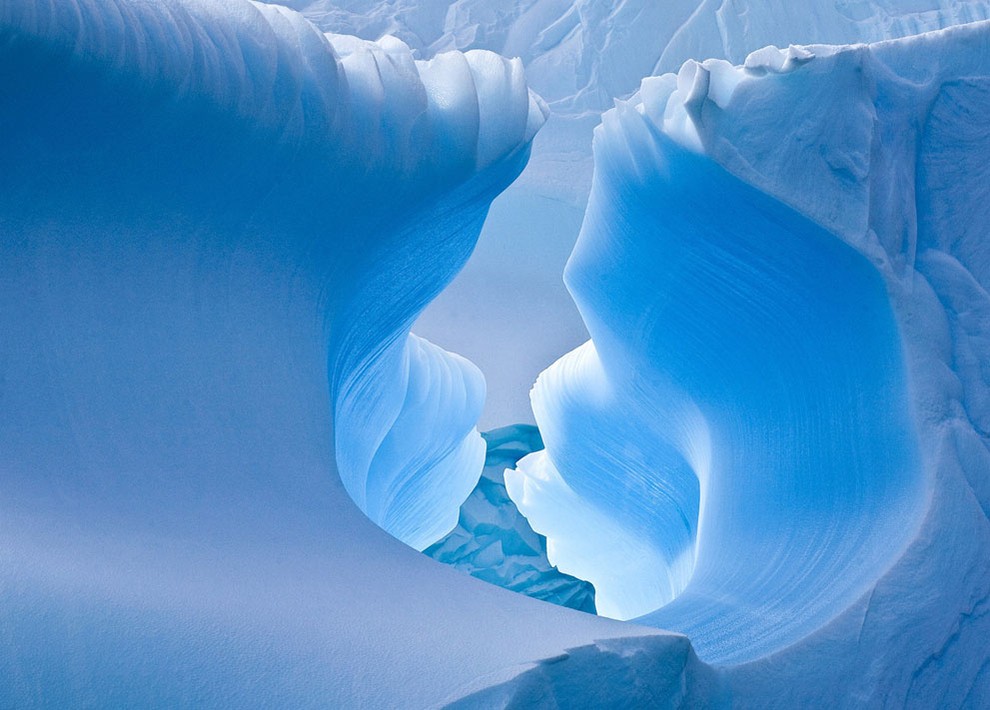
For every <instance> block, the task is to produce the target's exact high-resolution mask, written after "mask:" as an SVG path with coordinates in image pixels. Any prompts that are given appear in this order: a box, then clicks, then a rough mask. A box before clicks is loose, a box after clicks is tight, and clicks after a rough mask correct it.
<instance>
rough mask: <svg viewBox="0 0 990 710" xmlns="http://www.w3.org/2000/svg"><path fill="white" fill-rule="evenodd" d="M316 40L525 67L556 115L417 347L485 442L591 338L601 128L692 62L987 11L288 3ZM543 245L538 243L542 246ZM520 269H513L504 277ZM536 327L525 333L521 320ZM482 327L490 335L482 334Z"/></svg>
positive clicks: (558, 1) (745, 3) (965, 1)
mask: <svg viewBox="0 0 990 710" xmlns="http://www.w3.org/2000/svg"><path fill="white" fill-rule="evenodd" d="M291 5H292V6H293V7H295V8H297V9H299V10H301V11H302V12H304V13H305V14H306V16H307V17H309V18H310V19H312V20H313V21H314V22H315V23H316V24H317V25H319V26H321V27H323V28H325V29H330V30H333V31H344V32H348V33H351V34H356V35H360V36H363V37H366V38H369V39H376V38H377V37H379V36H380V35H382V34H384V33H389V34H394V35H396V36H397V37H399V38H401V39H402V40H403V41H405V42H406V43H408V44H409V46H410V47H411V48H412V49H413V51H414V52H415V53H416V55H417V56H419V57H430V56H432V55H434V54H435V53H437V52H442V51H447V50H451V49H459V50H471V49H488V50H492V51H495V52H498V53H500V54H503V55H505V56H509V57H515V56H517V57H520V58H521V60H522V62H523V64H524V66H525V68H526V75H527V78H528V80H529V82H530V84H531V85H532V87H533V89H534V90H535V91H536V92H537V93H538V94H540V96H542V97H543V98H544V99H546V101H547V102H548V104H549V106H550V108H551V110H552V113H551V116H550V117H549V120H548V122H547V125H546V126H545V127H544V129H543V130H542V131H541V132H540V134H539V135H538V136H537V138H536V140H535V141H534V145H533V155H532V158H531V160H530V162H529V165H528V166H527V168H526V170H525V171H524V172H523V173H522V175H521V176H520V178H519V179H518V180H517V181H516V182H515V183H514V184H513V185H512V186H510V187H509V188H508V189H507V190H506V192H505V193H503V194H502V195H501V196H500V197H499V198H498V199H497V200H495V202H494V203H493V205H492V210H491V214H490V216H489V219H488V220H487V222H486V224H485V229H484V231H483V233H482V236H481V239H480V241H479V245H478V249H477V251H476V252H475V254H474V255H473V257H472V258H471V259H470V260H469V261H468V263H467V265H466V266H465V268H464V270H463V271H462V272H461V273H460V274H459V275H458V277H457V278H456V279H455V280H454V281H453V283H452V284H451V285H450V286H449V287H448V288H447V289H446V290H445V291H444V292H443V293H441V294H440V295H439V296H438V297H437V299H436V300H435V301H434V302H433V303H431V304H430V305H429V306H428V307H427V308H426V309H425V311H424V312H423V314H422V315H421V317H420V318H419V320H418V321H417V323H416V324H415V327H414V328H413V330H414V332H416V333H418V334H420V335H423V336H425V337H427V338H429V339H431V340H434V341H435V342H439V343H443V344H444V345H445V346H446V347H450V348H452V349H453V350H455V351H456V352H458V353H461V354H462V355H464V356H465V357H467V358H468V359H470V360H471V361H472V362H473V363H475V364H476V365H478V367H479V368H480V369H481V370H482V372H484V373H485V377H486V379H487V381H488V385H489V387H488V390H489V391H488V396H487V398H486V404H485V410H484V412H483V414H482V420H481V425H482V427H483V428H491V427H496V426H501V425H503V424H505V423H507V422H519V421H532V413H531V411H530V407H529V400H528V397H527V392H528V390H529V387H530V385H531V384H532V382H533V380H534V379H535V378H536V376H537V374H539V372H540V371H541V370H543V369H544V368H545V367H546V366H547V364H548V363H550V362H552V361H553V360H555V359H556V358H557V357H559V355H560V353H562V352H566V351H568V350H571V349H573V348H575V347H577V346H578V345H579V344H581V343H582V342H584V341H585V340H587V337H588V334H587V331H586V330H585V328H584V325H583V322H582V320H581V318H580V317H579V315H578V313H577V312H576V310H575V308H574V305H573V302H572V301H571V299H570V297H569V295H568V293H567V291H566V289H565V288H564V286H563V284H562V282H561V279H560V274H561V272H562V271H563V268H564V264H565V262H566V260H567V258H568V256H569V254H570V251H571V248H572V247H573V245H574V241H575V239H576V237H577V234H578V231H579V229H580V226H581V219H582V215H583V213H584V208H585V205H586V203H587V198H588V192H589V189H590V185H591V175H592V156H591V138H592V131H593V129H594V127H595V126H596V125H597V124H598V123H599V121H600V117H601V113H602V112H603V111H605V110H606V109H609V108H611V107H612V101H613V99H615V98H620V99H626V98H628V97H629V96H630V95H631V94H633V93H634V92H635V91H636V90H637V88H638V87H639V84H640V80H641V79H642V78H643V77H645V76H648V75H651V74H657V75H659V74H663V73H665V72H676V71H677V70H678V69H679V68H680V66H681V65H682V64H683V63H684V62H685V61H686V60H688V59H692V58H693V59H698V60H701V59H707V58H721V59H726V60H728V61H730V62H732V63H733V64H742V63H743V62H744V61H745V59H746V57H747V55H748V54H749V53H750V52H753V51H756V50H759V49H760V48H762V47H765V46H767V45H771V44H772V45H777V46H782V47H787V46H788V45H789V44H809V43H834V44H853V43H857V42H876V41H879V40H885V39H889V38H894V37H903V36H909V35H916V34H918V33H920V32H924V31H928V30H935V29H940V28H943V27H947V26H952V25H957V24H961V23H965V22H973V21H976V20H985V19H988V18H990V2H988V1H987V0H910V1H905V0H872V1H871V0H800V1H789V2H788V1H782V0H760V1H759V2H753V1H752V0H725V1H722V2H711V1H703V0H663V1H660V0H623V1H621V2H620V1H618V0H389V1H388V2H383V1H381V0H292V2H291ZM533 234H539V235H540V238H539V239H533V238H531V235H533ZM507 264H512V268H507ZM520 313H530V314H531V315H532V317H530V318H520V317H519V314H520ZM480 320H483V321H484V322H485V328H484V329H478V328H475V327H472V326H473V324H474V323H476V322H478V321H480Z"/></svg>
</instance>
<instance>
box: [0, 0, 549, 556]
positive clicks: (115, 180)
mask: <svg viewBox="0 0 990 710" xmlns="http://www.w3.org/2000/svg"><path fill="white" fill-rule="evenodd" d="M3 12H4V15H3V16H2V18H0V19H2V22H3V24H2V26H3V28H4V31H5V36H6V37H8V46H7V47H6V54H7V57H8V58H7V60H6V64H7V66H6V67H5V70H4V85H5V86H6V87H9V88H8V91H7V93H6V94H5V95H6V96H7V98H6V99H5V106H4V109H5V115H4V127H5V131H4V132H5V136H4V150H5V153H6V155H5V158H6V160H5V161H4V165H5V166H10V167H9V169H8V168H7V167H5V175H4V179H5V185H7V186H9V189H8V190H7V192H6V194H5V196H4V197H5V201H6V204H5V205H4V214H5V215H6V217H7V219H8V221H9V223H11V224H18V223H20V222H24V223H25V224H24V225H23V226H22V227H20V232H21V233H22V234H23V235H30V234H32V233H35V232H40V231H42V230H43V229H48V227H47V226H44V227H42V226H39V225H43V224H44V222H43V220H42V216H43V215H55V217H53V219H56V220H57V221H66V220H67V215H72V214H75V213H79V212H82V211H84V212H85V213H86V214H89V215H92V218H91V219H90V220H89V221H90V223H94V222H95V221H96V220H97V219H100V220H103V221H104V222H105V223H108V224H112V223H113V222H114V221H125V220H130V221H137V219H138V218H139V217H142V218H143V217H145V216H146V215H147V214H149V213H151V214H155V215H159V214H162V213H167V211H168V210H173V211H177V212H180V213H181V214H182V215H183V216H185V217H186V219H187V220H188V221H189V222H190V223H191V224H192V225H194V226H195V227H194V231H195V233H196V234H200V233H211V234H213V236H211V237H210V240H211V241H210V243H211V244H214V243H218V242H220V241H221V237H220V236H217V235H222V234H228V233H229V234H234V235H236V237H237V238H236V239H235V238H233V237H232V238H231V239H230V240H228V241H230V242H231V243H232V244H237V245H238V246H237V248H235V247H233V246H227V247H225V248H226V249H227V250H228V251H229V253H231V254H233V255H238V254H240V253H250V254H255V253H259V252H263V251H267V252H269V256H268V257H266V258H274V257H273V256H271V255H272V254H276V253H291V254H292V255H293V256H292V258H293V259H295V260H296V261H297V262H298V263H299V264H300V266H299V270H298V271H297V276H296V278H297V279H298V280H299V282H300V283H303V284H305V287H302V286H301V287H300V288H314V289H322V290H323V294H322V296H321V298H322V310H323V314H321V315H319V318H320V320H321V321H322V322H323V326H322V327H324V328H325V330H326V331H327V333H328V336H329V340H330V344H329V350H328V353H327V358H328V361H329V367H330V373H331V379H330V387H331V390H332V392H331V397H332V399H333V402H334V414H335V417H334V426H335V431H334V436H335V443H336V457H337V462H338V470H339V473H340V477H341V480H342V481H343V482H344V485H345V487H346V488H347V490H348V492H349V493H351V495H352V497H353V498H354V500H355V501H356V502H357V503H358V505H359V506H361V507H362V509H363V510H365V512H367V513H368V515H369V516H370V517H371V518H372V519H373V520H375V522H377V523H379V524H380V525H382V526H383V527H385V528H386V529H388V530H389V531H390V532H393V533H394V534H395V535H397V536H398V537H400V538H401V539H403V540H405V541H407V542H409V543H410V544H412V545H416V546H419V547H423V546H425V545H426V544H429V542H432V541H433V540H435V539H436V538H437V537H439V536H440V535H442V534H443V533H444V532H446V531H447V530H449V529H450V528H451V527H453V525H454V523H455V522H456V516H457V507H458V505H459V504H460V503H461V501H463V499H464V498H465V497H466V496H467V494H468V493H469V492H470V490H471V488H472V487H473V485H474V483H475V482H476V475H475V474H476V473H477V474H480V469H481V461H482V458H483V453H482V451H483V443H482V442H481V440H480V438H478V435H477V433H476V432H473V431H472V427H473V423H474V422H475V421H476V420H477V417H478V414H479V412H480V410H481V406H482V402H483V399H484V385H483V381H482V379H481V376H480V373H478V372H477V370H476V369H475V368H473V367H472V366H470V365H469V364H467V363H465V362H464V361H463V360H460V359H458V358H453V359H451V358H448V356H447V355H446V354H445V353H443V351H441V350H439V349H437V348H435V347H432V346H429V345H426V344H425V343H423V342H422V341H418V340H408V341H407V339H406V334H407V333H408V328H409V325H410V324H411V322H412V320H413V319H414V318H415V316H416V314H417V313H418V312H419V310H421V309H422V308H423V306H424V305H425V304H426V303H428V302H429V300H430V299H431V298H432V297H433V296H435V295H436V293H437V291H438V290H439V289H440V288H441V287H442V285H443V284H444V283H446V282H447V281H449V280H450V278H452V277H453V275H454V273H456V271H457V269H458V268H460V266H461V265H462V264H463V262H464V260H465V259H466V258H467V256H468V254H469V253H470V251H471V249H472V247H473V244H474V240H475V238H476V235H477V232H478V231H479V230H480V227H481V223H482V221H483V219H484V215H485V212H486V210H487V207H488V203H489V201H490V200H491V198H492V197H493V196H494V195H495V194H497V192H498V191H499V190H501V189H502V188H503V187H504V186H505V185H506V184H508V182H510V181H511V179H512V178H513V177H514V176H515V174H516V173H517V172H518V171H519V170H520V169H521V167H522V165H523V164H524V162H525V159H526V154H527V144H528V142H529V141H530V140H531V139H532V137H533V135H534V134H535V132H536V130H537V129H538V128H539V126H540V125H541V124H542V122H543V118H544V114H543V109H542V107H541V105H540V103H539V100H538V99H535V98H534V97H533V96H531V95H530V94H529V91H528V89H527V88H526V84H525V80H524V79H523V76H522V68H521V65H520V64H519V62H518V61H516V62H512V61H507V60H503V59H501V58H499V57H496V56H495V55H492V54H489V53H485V52H472V53H469V54H467V55H461V54H449V55H441V56H439V57H437V58H435V59H433V60H431V61H429V62H416V61H414V60H413V58H412V55H411V53H410V51H409V49H408V47H406V46H405V45H404V44H402V43H401V42H400V41H398V40H395V39H392V38H386V39H384V40H382V41H381V42H378V43H371V42H363V41H360V40H355V39H353V38H350V39H348V38H343V37H328V36H326V35H324V34H322V33H321V32H319V31H318V30H317V29H316V28H315V27H314V26H313V25H311V24H310V23H309V22H307V21H306V20H305V19H303V18H302V17H301V16H300V15H298V14H296V13H294V12H291V11H289V10H286V9H285V8H279V7H277V6H270V5H251V4H249V3H235V4H234V5H233V6H231V7H229V8H228V7H226V6H223V5H218V4H215V3H209V2H191V3H188V4H183V3H176V4H172V3H166V4H164V5H161V6H155V5H149V4H147V3H129V2H113V3H103V2H80V3H57V4H53V5H51V6H48V5H46V4H44V3H37V4H36V3H31V2H15V3H6V4H5V6H4V11H3ZM220 19H223V22H219V20H220ZM29 76H37V79H36V81H35V83H34V84H33V85H32V84H31V83H30V82H26V81H25V78H26V77H29ZM65 116H70V117H71V121H70V123H71V125H69V126H66V125H65V120H66V119H65V118H64V117H65ZM243 145H250V146H251V148H250V149H248V150H245V149H243V148H242V147H241V146H243ZM165 146H178V148H177V149H175V148H171V147H168V148H167V147H165ZM172 153H177V154H176V155H172ZM38 175H44V176H45V179H46V180H47V181H48V183H47V184H45V185H42V186H39V185H38V184H37V181H38ZM81 184H84V185H85V186H86V187H85V188H83V187H79V185H81ZM98 186H99V188H100V189H99V190H98V191H97V194H96V195H93V194H90V191H93V190H97V187H98ZM221 186H223V187H221ZM218 191H222V192H223V197H222V198H218V197H216V196H215V194H212V193H216V192H218ZM158 198H161V200H162V201H164V202H166V203H167V204H168V206H167V208H166V207H161V206H159V205H158V204H157V203H156V202H155V200H156V199H158ZM74 220H75V221H74V222H73V225H74V226H73V227H72V230H70V231H72V232H79V233H80V234H79V235H77V236H76V237H75V238H76V239H77V241H79V242H80V243H88V241H87V240H86V239H85V238H84V236H83V235H85V234H86V233H88V232H89V231H91V229H92V228H91V227H87V226H85V220H80V219H75V218H74ZM217 220H226V223H224V224H222V225H216V224H214V222H216V221H217ZM80 222H83V223H84V224H83V225H82V226H81V225H80ZM147 229H149V231H150V230H153V227H150V226H149V227H147ZM185 229H187V230H192V229H193V228H190V227H186V228H185ZM245 232H246V233H248V234H249V236H248V237H246V238H243V239H242V238H241V235H242V234H243V233H245ZM23 238H27V237H26V236H25V237H23ZM205 239H206V238H205V237H202V238H199V241H202V240H205ZM193 242H194V243H196V242H197V240H196V239H193ZM441 242H443V243H445V244H446V248H445V249H443V250H440V251H436V250H433V251H432V252H431V250H432V245H435V244H437V243H441ZM104 248H105V249H106V248H109V246H108V245H104ZM148 248H149V249H150V248H151V247H148ZM204 249H205V248H204ZM280 250H281V251H280ZM283 258H284V257H283ZM259 268H262V267H259ZM265 268H267V267H265ZM369 274H371V275H369ZM404 276H407V278H404ZM324 284H329V286H327V285H324ZM358 400H360V401H358ZM427 430H432V431H437V432H439V434H438V436H436V437H430V436H423V433H424V432H425V431H427ZM434 464H437V465H436V466H434ZM431 472H432V473H431ZM412 479H415V480H416V484H415V485H411V484H410V480H412ZM427 491H428V492H427Z"/></svg>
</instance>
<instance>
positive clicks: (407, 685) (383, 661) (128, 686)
mask: <svg viewBox="0 0 990 710" xmlns="http://www.w3.org/2000/svg"><path fill="white" fill-rule="evenodd" d="M0 96H2V100H0V249H2V258H0V294H2V298H0V332H2V333H3V337H2V338H0V679H2V680H0V705H2V706H13V707H32V706H49V707H78V706H90V705H91V706H99V707H115V706H116V707H156V706H159V707H181V706H199V707H202V706H220V705H226V706H237V707H278V706H281V707H313V706H319V707H326V706H331V707H423V706H426V705H429V704H432V703H436V702H439V701H440V700H442V699H443V698H444V697H446V696H448V695H450V694H451V693H456V691H457V688H459V687H460V686H462V685H464V684H467V683H469V682H472V681H473V679H474V678H476V677H478V676H483V675H486V674H489V673H492V672H493V671H496V670H498V669H501V668H504V667H515V666H517V665H518V664H523V663H528V662H532V661H534V660H538V659H540V658H545V657H548V656H556V655H559V654H560V653H562V652H563V651H564V649H566V648H568V647H572V646H582V645H586V644H589V643H592V642H593V641H594V640H595V639H604V638H615V637H641V636H648V637H651V638H656V639H658V643H660V644H661V645H665V644H666V645H668V646H669V648H670V649H671V652H672V653H676V654H678V657H679V658H681V659H682V660H683V661H684V663H685V664H693V666H698V664H697V662H696V661H695V660H692V659H691V658H690V657H689V654H688V653H687V652H686V651H685V650H684V649H682V648H680V646H681V645H683V644H681V643H680V642H679V641H678V640H677V639H676V638H674V637H672V636H671V635H669V634H663V633H658V632H654V631H650V630H644V629H635V628H630V627H626V626H624V625H618V624H609V623H607V622H605V621H603V620H601V619H598V618H595V617H592V616H590V615H587V614H578V613H576V612H572V611H570V610H567V609H562V608H559V607H554V606H551V605H547V604H542V603H539V602H536V601H534V600H531V599H528V598H525V597H523V596H521V595H514V594H511V593H509V592H506V591H504V590H500V589H497V588H495V587H491V586H490V585H486V584H483V583H481V582H478V581H477V580H473V579H471V578H470V577H467V576H466V575H461V574H458V573H457V572H455V571H453V570H450V569H447V568H445V567H443V566H442V565H439V564H437V563H435V562H433V561H431V560H428V559H427V558H425V557H424V556H422V555H420V554H419V553H417V552H415V551H414V550H412V549H410V548H408V547H406V546H405V545H403V544H402V543H400V542H399V541H397V540H395V539H394V538H392V537H390V536H389V535H387V534H386V533H385V532H383V531H382V530H381V529H379V528H378V527H377V526H376V525H374V524H373V523H372V522H370V521H369V520H368V519H367V518H366V517H365V516H364V515H363V514H362V513H361V512H360V511H359V510H358V508H357V507H356V506H355V504H354V500H356V501H359V502H360V504H361V505H362V506H363V507H364V508H365V509H366V510H368V511H369V513H370V514H371V515H373V516H375V517H376V519H378V520H380V521H381V522H383V524H384V525H386V526H387V527H391V528H392V529H393V530H395V531H396V532H397V534H400V535H403V536H404V537H406V538H407V539H414V537H413V536H414V535H415V534H418V533H417V528H416V526H411V525H410V519H409V517H408V514H407V515H401V514H399V512H397V511H408V510H410V508H411V507H414V506H413V504H414V503H416V502H417V501H418V502H421V503H424V502H426V499H425V497H424V496H423V495H422V494H423V491H422V489H421V488H420V489H417V488H416V486H415V485H411V481H413V480H415V481H428V482H429V483H430V484H431V486H433V487H434V488H433V489H432V490H431V491H430V493H431V495H437V494H441V498H434V499H432V500H431V501H430V502H429V505H420V507H419V508H418V509H415V510H414V511H413V512H415V513H416V514H417V515H418V516H421V519H422V520H425V521H428V522H429V523H430V524H431V525H438V524H439V523H437V522H436V521H437V516H436V515H435V512H436V510H437V508H436V507H435V505H436V504H437V503H439V504H441V505H442V504H443V496H454V495H455V492H456V490H457V489H461V490H463V495H466V494H467V492H468V491H470V489H471V487H472V486H473V485H474V481H475V480H477V477H478V475H479V474H480V461H481V459H480V457H479V458H477V459H476V461H477V468H473V469H472V467H471V466H464V467H462V465H463V464H465V462H466V463H470V460H471V458H472V457H473V456H479V452H481V453H483V451H481V449H480V446H481V440H480V438H479V437H478V436H477V435H476V434H472V433H471V429H472V426H473V420H474V418H475V417H476V416H477V411H478V407H479V406H480V398H481V384H480V379H479V378H478V375H477V371H476V370H475V369H474V368H472V367H470V366H469V365H467V364H466V363H465V362H464V361H463V360H460V359H458V358H455V357H452V356H449V355H447V354H445V353H443V352H442V351H440V350H439V349H437V348H435V347H433V346H431V345H429V344H428V343H425V342H423V341H421V340H418V339H415V338H410V337H409V336H408V325H409V323H410V322H411V321H412V319H413V318H414V317H415V314H416V312H417V311H418V309H420V308H422V306H423V304H425V303H426V302H427V301H428V300H429V299H430V298H431V297H432V295H433V294H435V293H436V291H437V290H439V289H440V288H442V286H443V284H444V283H445V281H446V280H448V279H449V278H450V277H451V275H452V274H453V273H454V271H455V270H456V269H457V268H458V266H459V265H460V264H461V263H463V261H464V259H466V258H467V255H468V253H469V252H470V250H471V246H472V244H473V242H474V239H475V237H476V235H477V231H478V229H479V228H480V224H481V222H482V220H483V218H484V213H485V210H486V208H487V205H488V202H489V201H490V200H491V199H492V197H493V196H494V195H495V194H496V193H497V192H498V191H499V190H500V189H502V188H503V187H504V186H505V185H506V184H507V183H508V182H509V181H510V180H511V179H512V178H513V177H514V176H515V175H516V173H517V172H518V171H519V169H520V168H521V166H522V164H523V162H524V161H525V158H526V152H527V143H528V141H529V140H530V139H531V138H532V135H533V131H534V130H535V129H536V128H537V127H538V125H539V124H540V123H541V121H542V118H543V115H542V111H541V108H540V105H539V103H538V102H537V101H536V100H535V99H534V98H532V97H531V96H530V95H529V93H528V91H527V90H526V87H525V84H524V83H523V81H522V77H521V73H520V70H519V65H518V63H516V62H509V61H504V60H502V59H500V58H498V57H495V56H493V55H490V54H486V53H470V54H467V55H458V54H453V55H442V56H438V57H436V58H434V59H433V60H432V61H431V62H428V63H416V62H414V61H413V59H412V56H411V55H410V53H409V52H408V50H407V49H406V48H405V47H404V46H403V45H402V44H401V43H400V42H398V41H395V40H383V41H382V42H381V43H377V44H369V43H363V42H360V41H357V40H353V39H347V38H343V37H338V36H334V37H327V36H325V35H324V34H323V33H322V32H320V31H318V30H317V29H316V28H315V27H314V26H313V25H311V24H310V23H309V22H308V21H306V20H305V19H303V18H302V17H301V16H300V15H298V14H296V13H294V12H291V11H288V10H285V9H283V8H276V7H272V6H267V5H254V4H251V3H248V2H240V1H237V0H224V1H223V2H219V1H217V2H212V1H208V0H181V1H180V0H164V1H163V2H153V3H149V2H143V1H141V0H87V1H84V2H33V1H28V0H16V1H13V0H8V1H5V2H0ZM441 405H442V406H441ZM424 431H426V432H428V433H427V434H426V435H424ZM462 442H467V443H462ZM455 469H456V476H455V475H453V472H455ZM431 472H432V473H431ZM338 473H339V476H338ZM431 476H433V478H432V479H431ZM352 496H353V500H352ZM459 502H460V501H457V503H455V504H453V505H451V506H450V508H449V513H450V514H451V516H452V517H451V519H450V522H449V524H450V525H453V524H454V522H455V521H456V512H457V504H459ZM448 503H449V501H448ZM439 517H443V516H442V515H441V516H439ZM479 639H483V642H482V643H479ZM681 670H683V666H682V667H681V668H680V669H674V670H672V671H671V675H670V680H671V682H676V680H675V679H676V678H678V677H680V676H679V674H680V673H681Z"/></svg>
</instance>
